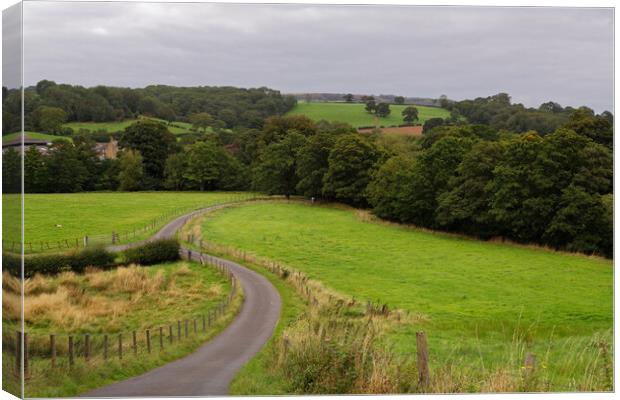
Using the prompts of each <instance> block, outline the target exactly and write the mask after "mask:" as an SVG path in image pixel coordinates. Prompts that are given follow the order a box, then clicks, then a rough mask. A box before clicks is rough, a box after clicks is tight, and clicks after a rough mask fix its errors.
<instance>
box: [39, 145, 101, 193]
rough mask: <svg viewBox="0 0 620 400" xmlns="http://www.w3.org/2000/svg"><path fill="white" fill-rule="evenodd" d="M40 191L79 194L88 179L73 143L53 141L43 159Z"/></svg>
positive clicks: (86, 171)
mask: <svg viewBox="0 0 620 400" xmlns="http://www.w3.org/2000/svg"><path fill="white" fill-rule="evenodd" d="M44 165H45V167H44V173H43V174H42V175H43V177H42V179H41V181H42V182H41V185H42V189H41V191H43V192H47V193H74V192H81V191H83V190H84V187H85V186H86V181H87V180H88V179H89V176H88V170H87V169H86V167H85V166H84V164H83V163H82V161H81V160H80V157H79V154H78V152H77V150H76V148H75V146H74V145H73V143H71V142H69V141H66V140H57V141H55V142H54V143H53V144H52V146H51V148H50V149H49V152H48V154H47V155H46V156H45V158H44Z"/></svg>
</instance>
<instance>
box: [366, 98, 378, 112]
mask: <svg viewBox="0 0 620 400" xmlns="http://www.w3.org/2000/svg"><path fill="white" fill-rule="evenodd" d="M365 108H366V112H367V113H371V114H374V113H375V111H376V110H377V103H376V102H375V100H374V98H373V99H368V100H366V107H365Z"/></svg>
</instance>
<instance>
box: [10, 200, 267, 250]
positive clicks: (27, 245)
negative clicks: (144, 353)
mask: <svg viewBox="0 0 620 400" xmlns="http://www.w3.org/2000/svg"><path fill="white" fill-rule="evenodd" d="M257 198H259V196H257V195H255V194H247V195H244V194H240V195H231V196H230V197H228V198H226V199H223V200H222V201H221V202H216V203H213V204H211V205H206V206H204V205H203V206H199V207H196V208H175V209H174V210H172V211H170V212H167V213H165V214H163V215H160V216H158V217H157V218H154V219H152V220H151V221H149V222H148V223H146V224H144V225H141V226H140V227H136V228H129V229H127V228H126V229H115V230H113V231H112V232H110V233H100V234H95V235H88V234H86V235H84V236H81V237H70V238H61V239H52V240H37V241H28V242H24V251H28V253H41V252H45V251H48V250H68V249H80V248H86V247H88V246H94V245H114V244H121V243H130V242H131V240H134V241H135V239H136V237H138V236H140V235H142V234H144V233H147V232H151V231H153V230H155V229H156V228H157V227H159V226H161V224H162V223H164V222H169V221H171V220H172V219H173V218H175V217H178V216H181V215H184V214H186V213H189V212H193V211H197V210H200V209H202V208H205V207H211V206H217V205H222V204H232V203H238V202H243V201H250V200H255V199H257ZM2 249H3V250H5V251H6V250H8V251H10V252H15V251H19V250H20V242H19V241H15V240H4V238H3V239H2Z"/></svg>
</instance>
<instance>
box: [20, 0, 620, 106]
mask: <svg viewBox="0 0 620 400" xmlns="http://www.w3.org/2000/svg"><path fill="white" fill-rule="evenodd" d="M24 46H25V55H24V60H25V70H24V76H25V82H26V84H27V85H30V84H34V83H36V82H37V81H39V80H41V79H51V80H54V81H56V82H63V83H72V84H80V85H85V86H93V85H97V84H105V85H115V86H130V87H143V86H146V85H150V84H170V85H182V86H197V85H217V86H220V85H233V86H241V87H258V86H268V87H271V88H274V89H278V90H281V91H282V92H351V93H356V94H400V95H407V96H420V97H438V96H439V95H441V94H446V95H448V97H450V98H453V99H463V98H475V97H478V96H488V95H492V94H495V93H498V92H508V93H510V94H511V95H512V97H513V100H514V101H517V102H522V103H524V104H526V105H528V106H538V105H539V104H540V103H542V102H545V101H548V100H554V101H557V102H559V103H560V104H562V105H573V106H579V105H588V106H590V107H593V108H594V109H595V110H597V111H603V110H606V109H610V110H611V109H612V106H613V11H612V10H611V9H583V8H581V9H575V8H574V9H567V8H472V7H413V6H410V7H407V6H392V7H388V6H308V5H231V4H218V5H216V4H179V3H168V4H162V3H159V4H157V3H54V2H26V3H25V5H24Z"/></svg>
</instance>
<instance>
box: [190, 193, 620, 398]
mask: <svg viewBox="0 0 620 400" xmlns="http://www.w3.org/2000/svg"><path fill="white" fill-rule="evenodd" d="M248 221H251V222H252V223H248ZM201 229H202V234H203V238H204V239H205V240H209V241H211V242H213V243H216V244H221V245H227V246H232V247H235V248H239V249H243V250H245V251H247V252H248V253H250V254H254V255H257V256H262V257H267V258H270V259H272V260H277V261H280V262H283V263H285V264H286V265H289V266H291V267H293V268H295V269H298V270H300V271H303V272H305V273H306V274H307V275H308V276H309V277H310V278H311V279H315V280H318V281H320V282H322V283H323V284H325V285H326V286H327V287H328V288H331V289H333V290H336V291H337V292H339V293H341V294H343V295H347V296H351V297H353V298H355V299H356V300H357V301H359V302H362V303H365V302H366V301H367V300H371V301H373V302H375V303H379V304H382V303H386V304H388V306H389V307H390V308H396V309H401V310H404V311H405V312H407V313H408V314H409V315H410V318H412V320H413V321H415V322H414V323H411V324H409V325H403V326H400V327H398V328H396V329H394V330H392V331H391V332H390V334H389V335H388V336H387V337H385V338H383V339H382V340H383V341H384V342H385V346H386V347H387V348H392V349H394V350H395V351H396V352H397V353H398V354H401V355H402V356H405V357H406V356H407V355H411V354H415V348H416V346H415V332H416V331H419V330H424V331H425V332H427V335H428V338H429V348H430V354H431V368H432V369H434V370H439V369H441V370H443V371H444V372H446V371H447V370H446V368H448V369H449V370H450V371H451V372H450V373H448V372H446V376H448V375H450V376H451V377H452V378H454V377H455V376H460V375H462V376H468V377H471V376H474V377H475V379H473V380H472V379H470V380H469V382H470V384H471V385H470V386H469V389H468V388H467V387H460V388H453V389H450V390H457V391H468V390H473V391H479V390H490V391H496V390H500V391H501V390H502V389H501V387H497V386H493V385H498V382H497V381H498V380H500V379H501V376H500V375H501V373H513V372H511V371H520V369H521V366H522V365H523V358H524V356H525V353H526V352H532V353H534V354H536V355H537V356H538V359H539V362H540V365H541V371H543V372H542V373H543V375H544V380H545V382H546V383H545V385H546V386H542V387H543V388H546V389H544V390H559V391H566V390H592V388H599V389H601V388H604V387H606V386H604V385H605V384H601V383H600V382H599V381H596V380H597V379H601V380H603V381H604V380H605V379H606V378H605V376H606V375H605V374H606V372H605V371H606V370H605V369H604V368H603V367H601V366H600V358H601V357H600V353H599V348H600V346H603V345H604V346H608V345H609V344H610V343H611V330H612V327H613V267H612V263H611V261H609V260H604V259H598V258H592V257H585V256H581V255H574V254H566V253H559V252H553V251H548V250H545V249H540V248H535V247H526V246H519V245H512V244H501V243H493V242H482V241H477V240H473V239H468V238H462V237H457V236H454V235H447V234H442V233H434V232H428V231H425V230H418V229H414V228H408V227H402V226H396V225H393V224H386V223H381V222H377V221H375V220H373V219H372V218H371V217H369V216H368V215H367V214H366V213H364V212H361V211H354V210H350V209H338V208H333V207H323V206H309V205H306V204H299V203H289V204H286V203H257V204H252V205H244V206H239V207H234V208H229V209H225V210H220V211H217V212H215V213H213V214H210V215H209V216H207V217H205V218H204V220H203V222H202V226H201ZM596 360H598V361H596ZM597 362H599V364H597ZM601 368H603V369H601ZM455 371H456V372H455ZM502 371H504V372H502ZM514 373H516V374H519V372H514ZM495 374H500V375H497V376H495ZM483 375H485V378H484V379H490V383H489V384H488V385H490V386H488V385H486V386H485V385H481V381H482V378H481V376H483ZM488 375H493V376H492V377H491V378H489V376H488ZM601 377H602V378H601ZM476 379H480V380H479V381H476ZM594 381H596V383H593V382H594ZM446 385H447V386H449V383H446ZM600 385H603V386H600ZM494 387H495V389H494ZM485 388H486V389H485Z"/></svg>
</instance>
